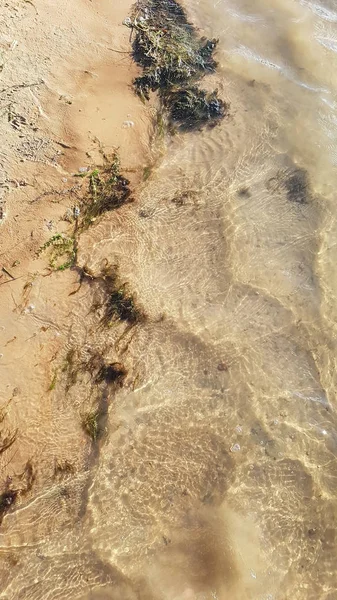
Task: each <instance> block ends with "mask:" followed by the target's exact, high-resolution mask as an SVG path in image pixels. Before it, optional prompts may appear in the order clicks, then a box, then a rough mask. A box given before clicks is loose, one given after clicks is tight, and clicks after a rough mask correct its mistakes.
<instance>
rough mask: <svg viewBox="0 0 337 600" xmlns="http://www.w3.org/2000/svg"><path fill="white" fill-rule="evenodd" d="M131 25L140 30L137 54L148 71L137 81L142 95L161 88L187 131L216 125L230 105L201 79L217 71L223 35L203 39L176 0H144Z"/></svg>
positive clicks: (173, 121)
mask: <svg viewBox="0 0 337 600" xmlns="http://www.w3.org/2000/svg"><path fill="white" fill-rule="evenodd" d="M125 24H126V25H127V26H128V27H130V28H131V29H132V31H133V32H134V33H135V40H134V42H133V57H134V60H135V61H136V62H137V64H138V65H139V66H140V67H141V68H142V70H143V73H142V75H140V76H139V77H137V78H136V79H135V80H134V87H135V90H136V92H137V94H138V95H139V96H140V97H141V98H142V99H144V100H149V98H150V92H157V91H158V93H159V97H160V100H161V105H162V108H163V110H165V111H166V113H167V116H168V120H169V123H170V125H171V126H172V125H175V126H176V127H177V128H178V129H181V130H186V129H193V128H200V127H201V126H203V125H206V124H207V125H215V124H216V122H217V121H218V120H219V119H222V118H223V117H224V116H225V115H226V114H227V112H228V108H229V105H228V104H227V103H226V102H224V101H223V100H222V99H220V98H219V97H218V93H217V91H216V90H215V91H214V92H212V93H211V94H208V93H207V92H206V91H204V90H202V89H199V88H198V87H197V85H196V83H197V82H198V81H199V80H200V79H201V78H202V77H203V76H204V75H205V74H206V73H211V72H214V71H215V69H216V66H217V63H216V61H215V59H214V57H213V53H214V50H215V49H216V46H217V40H216V39H213V40H208V39H206V38H200V37H199V36H198V35H197V33H196V31H195V29H194V27H193V26H192V25H191V24H190V23H189V22H188V20H187V16H186V14H185V12H184V10H183V9H182V7H181V6H180V5H179V4H178V3H177V2H175V0H141V1H139V2H138V3H137V4H136V6H135V8H134V11H133V14H132V17H131V18H128V19H126V20H125Z"/></svg>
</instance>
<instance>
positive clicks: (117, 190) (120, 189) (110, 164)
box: [81, 152, 132, 228]
mask: <svg viewBox="0 0 337 600" xmlns="http://www.w3.org/2000/svg"><path fill="white" fill-rule="evenodd" d="M88 178H89V190H88V194H87V196H86V198H85V199H84V202H83V204H82V212H83V217H82V222H81V227H82V228H85V227H87V226H89V225H90V224H91V223H93V222H94V221H95V220H96V219H97V217H99V216H100V215H102V214H103V213H105V212H108V211H111V210H115V209H117V208H120V207H121V206H123V204H126V203H127V202H132V198H131V190H130V187H129V185H130V182H129V180H128V179H126V178H125V177H124V176H123V175H122V174H121V170H120V160H119V156H118V154H117V152H114V153H113V155H112V157H111V160H108V161H106V163H105V164H104V165H103V167H102V168H100V169H99V168H96V169H94V170H93V171H92V172H91V173H88Z"/></svg>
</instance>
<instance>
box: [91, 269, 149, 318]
mask: <svg viewBox="0 0 337 600" xmlns="http://www.w3.org/2000/svg"><path fill="white" fill-rule="evenodd" d="M101 278H102V280H103V289H104V295H105V301H104V316H103V318H102V322H103V324H104V325H108V326H111V325H112V324H113V322H115V321H121V322H123V323H126V324H127V325H129V326H130V327H132V326H134V325H137V324H138V323H142V322H144V321H146V319H147V315H146V313H145V312H144V310H143V309H142V307H141V306H139V304H138V301H137V297H136V294H134V293H132V292H131V290H130V287H129V285H128V283H121V281H120V278H119V274H118V268H117V267H112V266H109V265H107V266H106V267H105V268H104V270H103V271H102V274H101Z"/></svg>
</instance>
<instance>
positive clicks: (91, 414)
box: [82, 409, 101, 442]
mask: <svg viewBox="0 0 337 600" xmlns="http://www.w3.org/2000/svg"><path fill="white" fill-rule="evenodd" d="M100 416H101V415H100V411H99V410H98V409H97V410H95V409H93V410H90V411H88V412H86V413H85V414H84V415H83V417H82V428H83V430H84V431H85V433H86V434H87V435H88V436H89V437H90V438H91V439H92V441H93V442H96V441H97V440H98V437H99V435H100V433H101V428H100V426H99V419H100Z"/></svg>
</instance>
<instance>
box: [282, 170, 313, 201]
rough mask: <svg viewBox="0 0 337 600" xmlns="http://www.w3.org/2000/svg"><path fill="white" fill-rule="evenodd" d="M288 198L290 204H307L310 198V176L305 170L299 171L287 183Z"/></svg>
mask: <svg viewBox="0 0 337 600" xmlns="http://www.w3.org/2000/svg"><path fill="white" fill-rule="evenodd" d="M285 188H286V190H287V198H288V200H290V202H297V203H298V204H305V203H306V202H307V201H308V196H309V181H308V174H307V172H306V170H305V169H297V170H296V171H295V172H294V173H293V174H292V175H291V176H290V177H288V178H287V179H286V181H285Z"/></svg>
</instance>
